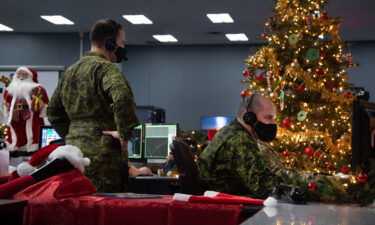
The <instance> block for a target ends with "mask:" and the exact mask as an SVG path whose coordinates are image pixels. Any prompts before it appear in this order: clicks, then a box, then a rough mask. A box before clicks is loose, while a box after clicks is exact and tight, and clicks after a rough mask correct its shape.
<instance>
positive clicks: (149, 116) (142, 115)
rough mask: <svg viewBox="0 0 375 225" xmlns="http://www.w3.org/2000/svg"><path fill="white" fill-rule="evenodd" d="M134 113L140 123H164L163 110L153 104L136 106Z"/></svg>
mask: <svg viewBox="0 0 375 225" xmlns="http://www.w3.org/2000/svg"><path fill="white" fill-rule="evenodd" d="M135 114H136V115H137V117H138V120H139V122H140V123H141V124H145V123H165V110H164V109H162V108H158V107H155V106H137V107H136V110H135Z"/></svg>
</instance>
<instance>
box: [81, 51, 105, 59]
mask: <svg viewBox="0 0 375 225" xmlns="http://www.w3.org/2000/svg"><path fill="white" fill-rule="evenodd" d="M84 56H98V57H101V58H103V59H106V58H105V56H104V55H103V54H101V53H99V52H94V51H88V52H86V53H85V55H84Z"/></svg>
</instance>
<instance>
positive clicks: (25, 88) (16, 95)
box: [4, 66, 49, 156]
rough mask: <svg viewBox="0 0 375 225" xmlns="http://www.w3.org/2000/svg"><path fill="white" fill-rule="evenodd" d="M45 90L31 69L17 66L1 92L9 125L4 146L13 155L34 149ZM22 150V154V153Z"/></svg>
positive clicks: (37, 139) (44, 102)
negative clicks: (2, 92)
mask: <svg viewBox="0 0 375 225" xmlns="http://www.w3.org/2000/svg"><path fill="white" fill-rule="evenodd" d="M48 101H49V99H48V96H47V93H46V90H45V89H44V88H43V87H42V86H41V85H40V84H39V83H38V74H37V72H36V71H35V70H33V69H31V68H27V67H24V66H21V67H19V68H18V69H17V71H16V73H15V74H14V76H13V78H12V82H11V83H10V84H9V86H8V87H7V89H6V90H5V92H4V106H5V109H4V112H5V117H6V118H7V125H8V126H9V130H8V133H7V135H8V138H7V142H8V143H7V148H8V149H9V150H10V151H11V156H12V152H13V153H17V154H16V155H17V156H22V155H30V154H31V153H32V152H34V151H36V150H37V149H38V142H39V127H40V126H41V125H44V119H43V118H44V117H46V116H47V113H46V109H47V104H48ZM23 153H25V154H23Z"/></svg>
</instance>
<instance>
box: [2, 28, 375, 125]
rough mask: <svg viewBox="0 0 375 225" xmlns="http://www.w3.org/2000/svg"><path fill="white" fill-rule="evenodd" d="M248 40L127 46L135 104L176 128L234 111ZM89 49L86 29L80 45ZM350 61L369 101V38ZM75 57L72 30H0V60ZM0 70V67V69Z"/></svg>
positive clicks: (373, 46)
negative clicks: (158, 112) (159, 111)
mask: <svg viewBox="0 0 375 225" xmlns="http://www.w3.org/2000/svg"><path fill="white" fill-rule="evenodd" d="M250 47H251V46H250V45H211V46H209V45H194V46H167V45H158V46H129V47H128V58H129V60H128V61H127V62H124V63H123V64H122V69H123V71H124V72H125V74H126V77H127V79H128V80H129V82H130V84H131V86H132V88H133V92H134V95H135V99H136V102H137V105H154V106H158V107H162V108H165V109H166V118H167V122H171V123H174V122H178V123H180V125H181V127H182V129H185V130H189V129H199V126H200V117H201V116H210V115H224V116H228V115H235V113H236V108H237V105H238V102H239V101H240V98H239V92H240V91H241V90H242V88H243V86H242V84H240V83H239V81H240V80H241V79H242V75H241V72H242V70H243V69H244V63H243V61H244V59H245V58H246V57H247V56H248V55H249V54H251V53H252V52H253V51H252V50H250ZM88 49H89V41H88V40H87V34H86V36H85V38H84V50H85V51H86V50H88ZM350 51H351V52H352V54H353V56H354V60H356V61H358V62H360V63H362V65H361V66H360V67H358V68H354V69H352V70H350V71H349V72H350V73H349V74H350V76H351V78H350V80H349V81H351V82H353V83H354V84H355V85H356V86H363V87H364V88H365V89H366V90H368V91H370V96H371V100H372V101H375V88H374V85H375V77H374V76H373V75H372V74H373V73H375V67H374V66H373V64H372V63H373V62H374V61H375V55H374V54H375V42H360V43H356V44H355V45H354V46H352V47H351V49H350ZM78 58H79V36H78V34H76V33H75V34H14V33H0V66H1V65H20V64H25V65H63V66H65V67H67V66H69V65H71V64H72V63H74V62H75V61H76V60H77V59H78ZM0 75H1V71H0Z"/></svg>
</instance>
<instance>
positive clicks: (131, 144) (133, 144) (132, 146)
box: [128, 125, 142, 159]
mask: <svg viewBox="0 0 375 225" xmlns="http://www.w3.org/2000/svg"><path fill="white" fill-rule="evenodd" d="M128 155H129V158H130V159H140V158H142V125H139V126H137V127H134V129H133V137H132V138H131V139H130V140H129V141H128Z"/></svg>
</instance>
